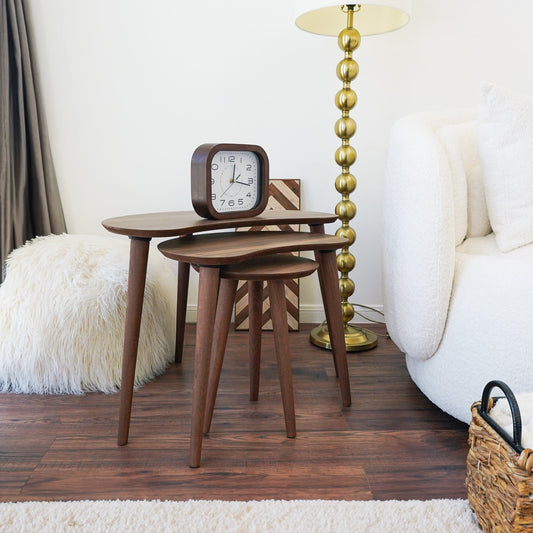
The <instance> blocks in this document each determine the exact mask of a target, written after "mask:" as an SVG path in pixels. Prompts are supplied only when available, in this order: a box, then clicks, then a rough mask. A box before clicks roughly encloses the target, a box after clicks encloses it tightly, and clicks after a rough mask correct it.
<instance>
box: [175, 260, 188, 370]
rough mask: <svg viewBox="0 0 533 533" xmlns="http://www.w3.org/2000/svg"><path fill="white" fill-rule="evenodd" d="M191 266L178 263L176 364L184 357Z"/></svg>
mask: <svg viewBox="0 0 533 533" xmlns="http://www.w3.org/2000/svg"><path fill="white" fill-rule="evenodd" d="M190 270H191V265H190V264H189V263H184V262H182V261H180V262H179V263H178V305H177V307H176V351H175V354H174V362H176V363H181V358H182V356H183V338H184V336H185V318H186V315H187V295H188V293H189V272H190Z"/></svg>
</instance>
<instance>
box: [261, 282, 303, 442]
mask: <svg viewBox="0 0 533 533" xmlns="http://www.w3.org/2000/svg"><path fill="white" fill-rule="evenodd" d="M267 286H268V295H269V298H270V307H271V312H272V326H273V329H274V343H275V346H276V357H277V360H278V373H279V382H280V384H281V400H282V402H283V411H284V414H285V428H286V430H287V437H289V438H293V437H296V415H295V410H294V392H293V386H292V370H291V360H290V354H289V327H288V324H287V304H286V302H285V284H284V282H283V280H281V279H274V280H269V281H268V283H267Z"/></svg>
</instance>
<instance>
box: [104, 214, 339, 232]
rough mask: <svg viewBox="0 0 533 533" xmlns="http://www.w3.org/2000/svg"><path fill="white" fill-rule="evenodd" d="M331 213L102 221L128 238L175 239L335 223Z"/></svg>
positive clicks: (150, 216)
mask: <svg viewBox="0 0 533 533" xmlns="http://www.w3.org/2000/svg"><path fill="white" fill-rule="evenodd" d="M337 218H338V217H337V215H335V214H332V213H317V212H312V211H298V210H283V209H279V210H278V209H272V210H269V211H264V212H263V213H262V214H261V215H258V216H255V217H247V218H246V217H245V218H234V219H224V220H210V219H206V218H202V217H200V216H198V215H197V214H196V213H195V212H194V211H170V212H161V213H145V214H138V215H126V216H121V217H115V218H108V219H107V220H104V221H103V222H102V225H103V226H104V228H106V229H107V230H108V231H110V232H111V233H118V234H119V235H127V236H129V237H141V238H152V237H176V236H179V235H189V234H191V233H197V232H201V231H209V230H217V229H228V228H239V227H248V226H273V225H276V226H277V225H283V224H308V225H310V226H313V225H320V224H328V223H330V222H335V221H336V220H337Z"/></svg>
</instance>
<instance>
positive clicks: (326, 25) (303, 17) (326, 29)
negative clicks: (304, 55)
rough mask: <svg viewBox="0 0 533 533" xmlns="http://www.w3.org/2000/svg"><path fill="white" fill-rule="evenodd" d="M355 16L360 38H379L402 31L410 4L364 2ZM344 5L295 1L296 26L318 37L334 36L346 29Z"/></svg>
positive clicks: (400, 0) (387, 0)
mask: <svg viewBox="0 0 533 533" xmlns="http://www.w3.org/2000/svg"><path fill="white" fill-rule="evenodd" d="M358 5H360V6H361V8H360V9H359V11H357V12H356V13H355V14H354V27H355V28H356V29H357V30H358V31H359V33H360V34H361V35H376V34H378V33H386V32H389V31H393V30H396V29H398V28H401V27H402V26H404V25H405V24H407V22H409V17H410V13H411V0H381V1H380V0H364V1H362V2H360V3H359V4H358ZM342 6H343V4H342V3H339V1H338V0H337V1H335V0H295V18H296V25H297V26H298V27H299V28H300V29H302V30H305V31H308V32H311V33H317V34H319V35H334V36H337V35H338V34H339V32H340V31H341V30H342V29H343V28H345V27H346V13H345V12H343V10H342Z"/></svg>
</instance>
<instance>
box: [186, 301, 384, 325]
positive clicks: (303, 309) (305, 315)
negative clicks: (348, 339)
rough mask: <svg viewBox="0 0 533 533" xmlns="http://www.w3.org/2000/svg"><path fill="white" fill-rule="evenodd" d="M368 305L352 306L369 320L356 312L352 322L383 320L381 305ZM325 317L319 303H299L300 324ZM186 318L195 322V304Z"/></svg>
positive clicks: (361, 322)
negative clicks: (363, 306) (362, 306)
mask: <svg viewBox="0 0 533 533" xmlns="http://www.w3.org/2000/svg"><path fill="white" fill-rule="evenodd" d="M368 307H371V308H372V309H365V308H358V307H357V306H354V308H355V310H356V311H359V312H360V313H361V314H362V315H364V317H368V319H369V320H366V319H365V318H364V317H362V316H359V315H357V314H356V315H355V317H354V319H353V320H352V322H354V323H356V324H366V323H371V322H372V321H377V322H383V316H382V315H381V314H380V313H382V312H383V305H371V306H368ZM325 318H326V317H325V315H324V308H323V307H322V306H321V305H305V304H303V305H302V304H300V322H301V323H302V324H320V323H321V322H323V321H324V320H325ZM186 320H187V322H192V323H196V305H188V306H187V315H186Z"/></svg>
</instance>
